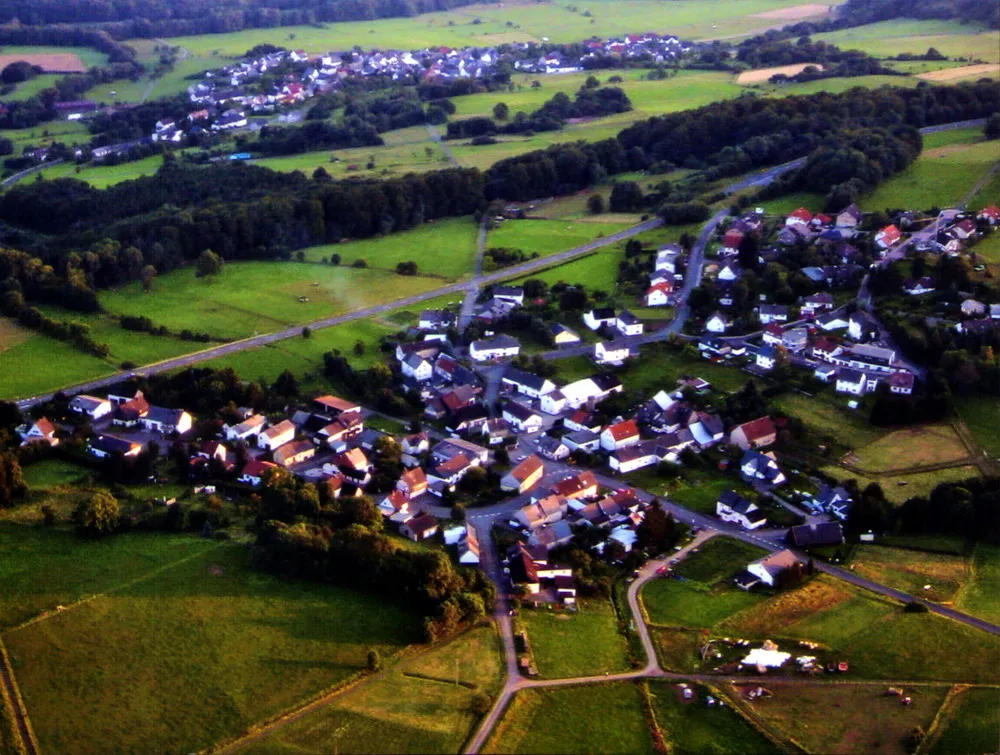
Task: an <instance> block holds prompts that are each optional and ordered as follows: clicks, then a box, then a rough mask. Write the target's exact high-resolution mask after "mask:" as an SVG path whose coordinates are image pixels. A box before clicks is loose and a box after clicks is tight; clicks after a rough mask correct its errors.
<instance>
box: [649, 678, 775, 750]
mask: <svg viewBox="0 0 1000 755" xmlns="http://www.w3.org/2000/svg"><path fill="white" fill-rule="evenodd" d="M647 685H648V689H649V697H650V700H651V701H652V707H653V716H654V717H655V718H656V722H657V723H658V724H659V726H660V729H661V730H662V731H663V735H664V738H665V739H666V740H667V742H669V743H670V745H672V747H673V751H674V752H684V753H695V752H697V753H715V755H747V754H748V753H753V754H754V755H765V753H778V752H781V750H780V749H778V748H777V747H775V746H774V745H773V744H772V743H771V742H770V740H768V739H767V738H766V737H765V736H764V735H763V734H761V733H760V732H759V731H757V730H756V729H755V728H754V727H753V726H751V725H750V724H749V723H747V721H746V720H745V719H744V718H743V717H742V716H741V715H740V714H739V713H737V712H736V711H735V710H733V708H732V707H729V706H727V707H725V708H723V707H719V706H716V707H712V708H710V707H708V706H707V705H706V704H705V698H706V696H708V695H713V696H714V697H718V696H719V695H718V693H717V692H716V691H715V690H711V689H709V688H707V687H702V686H700V685H692V686H693V687H694V694H695V697H696V699H695V700H693V701H685V700H684V699H683V698H682V697H681V692H680V689H679V688H678V686H677V685H675V684H671V683H669V682H665V681H650V682H647Z"/></svg>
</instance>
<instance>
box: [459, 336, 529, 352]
mask: <svg viewBox="0 0 1000 755" xmlns="http://www.w3.org/2000/svg"><path fill="white" fill-rule="evenodd" d="M520 345H521V342H520V341H518V340H517V339H516V338H514V337H513V336H508V335H499V336H496V337H494V338H488V339H484V340H481V341H473V342H472V345H471V346H470V348H471V349H473V350H474V351H490V350H492V349H511V348H514V347H515V346H517V347H520Z"/></svg>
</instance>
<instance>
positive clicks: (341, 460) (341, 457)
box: [334, 448, 368, 469]
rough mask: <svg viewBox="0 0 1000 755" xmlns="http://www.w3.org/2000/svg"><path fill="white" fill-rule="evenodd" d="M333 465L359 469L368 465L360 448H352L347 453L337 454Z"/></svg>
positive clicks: (366, 458)
mask: <svg viewBox="0 0 1000 755" xmlns="http://www.w3.org/2000/svg"><path fill="white" fill-rule="evenodd" d="M334 463H335V464H337V466H345V467H351V468H353V469H361V468H362V467H365V466H367V465H368V457H367V456H365V452H364V451H362V450H361V449H360V448H352V449H350V450H349V451H345V452H344V453H342V454H338V455H337V457H336V458H335V459H334Z"/></svg>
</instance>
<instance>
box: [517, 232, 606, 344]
mask: <svg viewBox="0 0 1000 755" xmlns="http://www.w3.org/2000/svg"><path fill="white" fill-rule="evenodd" d="M621 259H622V252H621V251H619V250H616V249H615V248H614V247H605V248H603V249H600V250H598V251H596V252H594V253H593V254H588V255H587V256H586V257H581V258H579V259H575V260H573V261H572V262H567V263H565V264H562V265H556V266H555V267H550V268H547V269H545V270H542V271H541V272H535V273H532V274H531V275H528V276H525V277H524V278H521V279H520V282H523V281H525V280H527V279H528V278H538V279H540V280H543V281H545V282H546V283H548V284H549V285H550V286H551V285H554V284H556V283H559V282H563V283H569V284H571V285H583V286H586V287H587V290H588V291H595V290H598V289H600V290H603V291H609V290H612V289H614V286H615V280H616V279H617V277H618V263H619V261H621ZM571 327H573V329H574V330H576V331H577V332H580V328H586V326H584V325H583V324H582V323H573V324H572V325H571ZM581 335H582V334H581Z"/></svg>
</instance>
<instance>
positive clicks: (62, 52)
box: [0, 45, 108, 73]
mask: <svg viewBox="0 0 1000 755" xmlns="http://www.w3.org/2000/svg"><path fill="white" fill-rule="evenodd" d="M19 60H24V61H27V62H28V63H31V65H33V66H38V67H39V68H41V69H42V70H43V71H45V72H46V73H83V72H84V71H86V70H87V69H88V68H92V67H94V66H102V65H106V64H107V62H108V56H107V55H105V54H104V53H103V52H99V51H97V50H95V49H93V48H90V47H46V46H35V45H4V46H3V47H0V70H2V69H4V68H6V67H7V66H9V65H10V64H11V63H15V62H17V61H19Z"/></svg>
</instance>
